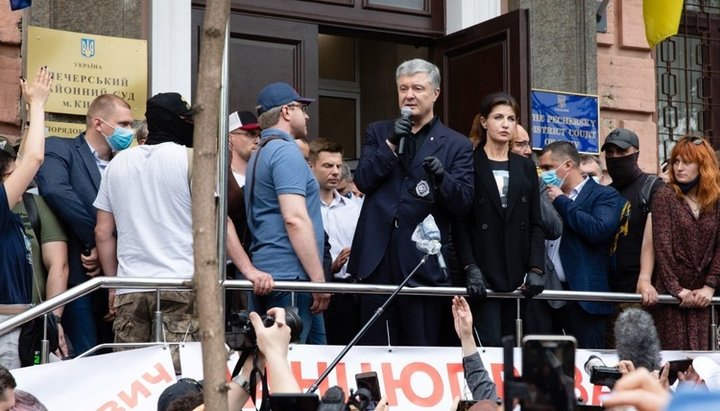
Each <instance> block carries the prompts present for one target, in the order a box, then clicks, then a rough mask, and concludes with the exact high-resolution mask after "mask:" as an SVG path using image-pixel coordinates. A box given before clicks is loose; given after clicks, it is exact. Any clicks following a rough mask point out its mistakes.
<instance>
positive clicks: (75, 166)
mask: <svg viewBox="0 0 720 411" xmlns="http://www.w3.org/2000/svg"><path fill="white" fill-rule="evenodd" d="M85 124H86V130H85V132H84V133H82V134H80V135H79V136H77V137H75V138H74V139H68V138H60V137H50V138H48V139H47V141H46V143H45V162H44V163H43V165H42V167H40V171H39V172H38V175H37V183H38V188H39V190H40V194H41V195H42V196H44V197H45V200H46V201H47V203H48V204H49V205H50V207H51V208H52V210H53V212H54V213H55V215H57V217H58V219H59V220H60V221H61V222H62V224H63V227H64V228H65V232H66V233H67V235H68V264H69V266H70V275H69V278H68V288H70V287H73V286H76V285H78V284H81V283H82V282H84V281H86V280H87V279H89V278H90V277H94V276H97V275H100V274H101V269H100V263H99V261H98V257H97V250H96V249H95V235H94V230H95V208H94V207H93V201H95V197H96V196H97V192H98V188H99V187H100V179H101V175H102V172H103V170H104V169H105V167H106V166H107V164H108V163H109V162H110V159H111V158H112V155H113V152H114V151H119V150H122V149H125V148H127V147H129V146H130V143H131V142H132V139H133V131H132V124H133V117H132V111H131V110H130V106H129V105H128V103H127V102H126V101H125V100H123V99H121V98H120V97H117V96H114V95H112V94H104V95H102V96H99V97H97V98H96V99H95V100H93V101H92V103H90V107H89V108H88V113H87V117H86V120H85ZM128 183H131V182H128ZM93 302H96V304H93ZM106 313H107V291H105V290H101V291H97V292H95V293H93V294H91V295H87V296H84V297H80V298H79V299H77V300H75V301H73V302H71V303H69V304H68V305H67V306H66V308H65V311H64V312H63V328H64V329H65V333H66V334H67V335H68V337H69V338H70V342H71V343H72V345H73V348H74V350H75V353H76V354H80V353H82V352H84V351H86V350H88V349H90V348H92V347H94V346H95V345H97V344H98V343H99V342H112V331H111V329H110V324H111V323H110V322H107V321H103V318H102V317H103V316H104V315H105V314H106ZM99 337H102V338H100V339H99Z"/></svg>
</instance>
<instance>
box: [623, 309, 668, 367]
mask: <svg viewBox="0 0 720 411" xmlns="http://www.w3.org/2000/svg"><path fill="white" fill-rule="evenodd" d="M615 346H616V348H617V354H618V358H619V359H620V361H622V360H629V361H632V363H633V364H634V365H635V368H638V367H645V368H647V369H648V370H649V371H653V370H657V369H660V342H659V340H658V336H657V330H656V329H655V323H654V322H653V319H652V316H651V315H650V314H649V313H648V312H647V311H644V310H641V309H639V308H628V309H626V310H625V311H623V312H622V313H621V314H620V316H619V317H618V319H617V321H616V322H615Z"/></svg>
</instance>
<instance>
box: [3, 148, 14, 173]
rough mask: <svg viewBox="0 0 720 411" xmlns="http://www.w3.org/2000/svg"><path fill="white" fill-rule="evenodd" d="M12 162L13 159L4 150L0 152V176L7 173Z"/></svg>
mask: <svg viewBox="0 0 720 411" xmlns="http://www.w3.org/2000/svg"><path fill="white" fill-rule="evenodd" d="M13 161H15V157H13V156H12V155H10V153H8V152H7V151H5V150H0V175H5V173H7V171H8V168H10V163H11V162H13Z"/></svg>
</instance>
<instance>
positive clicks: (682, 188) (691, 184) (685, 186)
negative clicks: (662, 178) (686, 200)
mask: <svg viewBox="0 0 720 411" xmlns="http://www.w3.org/2000/svg"><path fill="white" fill-rule="evenodd" d="M699 182H700V176H697V177H695V180H693V181H691V182H689V183H680V182H678V183H677V185H678V187H680V191H682V193H683V194H687V193H688V192H690V190H692V189H693V188H694V187H695V186H696V185H698V183H699Z"/></svg>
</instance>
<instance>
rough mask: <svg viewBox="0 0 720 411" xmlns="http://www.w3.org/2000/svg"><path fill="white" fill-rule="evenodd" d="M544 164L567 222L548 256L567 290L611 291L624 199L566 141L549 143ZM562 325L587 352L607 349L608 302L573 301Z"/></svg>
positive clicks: (542, 158)
mask: <svg viewBox="0 0 720 411" xmlns="http://www.w3.org/2000/svg"><path fill="white" fill-rule="evenodd" d="M538 161H539V165H540V168H541V169H542V170H543V180H544V181H545V182H546V183H547V184H548V190H547V195H548V198H549V199H550V201H552V203H553V206H555V209H556V210H557V211H558V213H559V214H560V216H561V217H562V219H563V225H564V229H563V234H562V237H560V239H558V240H554V241H551V242H549V243H548V245H549V248H548V255H549V256H550V258H551V260H552V262H553V264H554V265H555V270H556V272H557V275H558V277H559V278H560V281H562V283H563V287H564V288H565V289H568V290H572V291H600V292H606V291H609V290H610V287H609V285H608V268H609V257H608V254H609V247H610V244H611V242H612V240H613V238H614V235H615V233H616V232H617V230H618V227H619V225H620V216H621V214H622V210H623V208H624V206H625V200H624V199H623V198H622V197H620V194H619V193H618V192H617V191H616V190H615V189H613V188H610V187H605V186H601V185H600V184H598V183H596V182H595V181H594V180H593V179H592V178H589V177H587V176H585V175H583V173H582V171H581V170H580V155H579V153H578V151H577V148H575V145H573V144H572V143H570V142H567V141H556V142H553V143H550V144H548V145H547V146H545V148H543V150H542V151H541V152H540V156H539V159H538ZM562 311H563V312H562V319H561V323H562V326H563V328H564V329H565V331H566V332H567V333H568V334H571V335H574V336H575V338H577V341H578V345H579V346H580V347H583V348H604V345H605V328H606V327H605V324H606V320H607V316H609V315H610V314H612V313H613V312H614V307H613V305H612V304H609V303H599V302H589V301H580V302H577V301H570V302H568V303H567V305H566V306H565V307H564V308H563V310H562Z"/></svg>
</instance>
